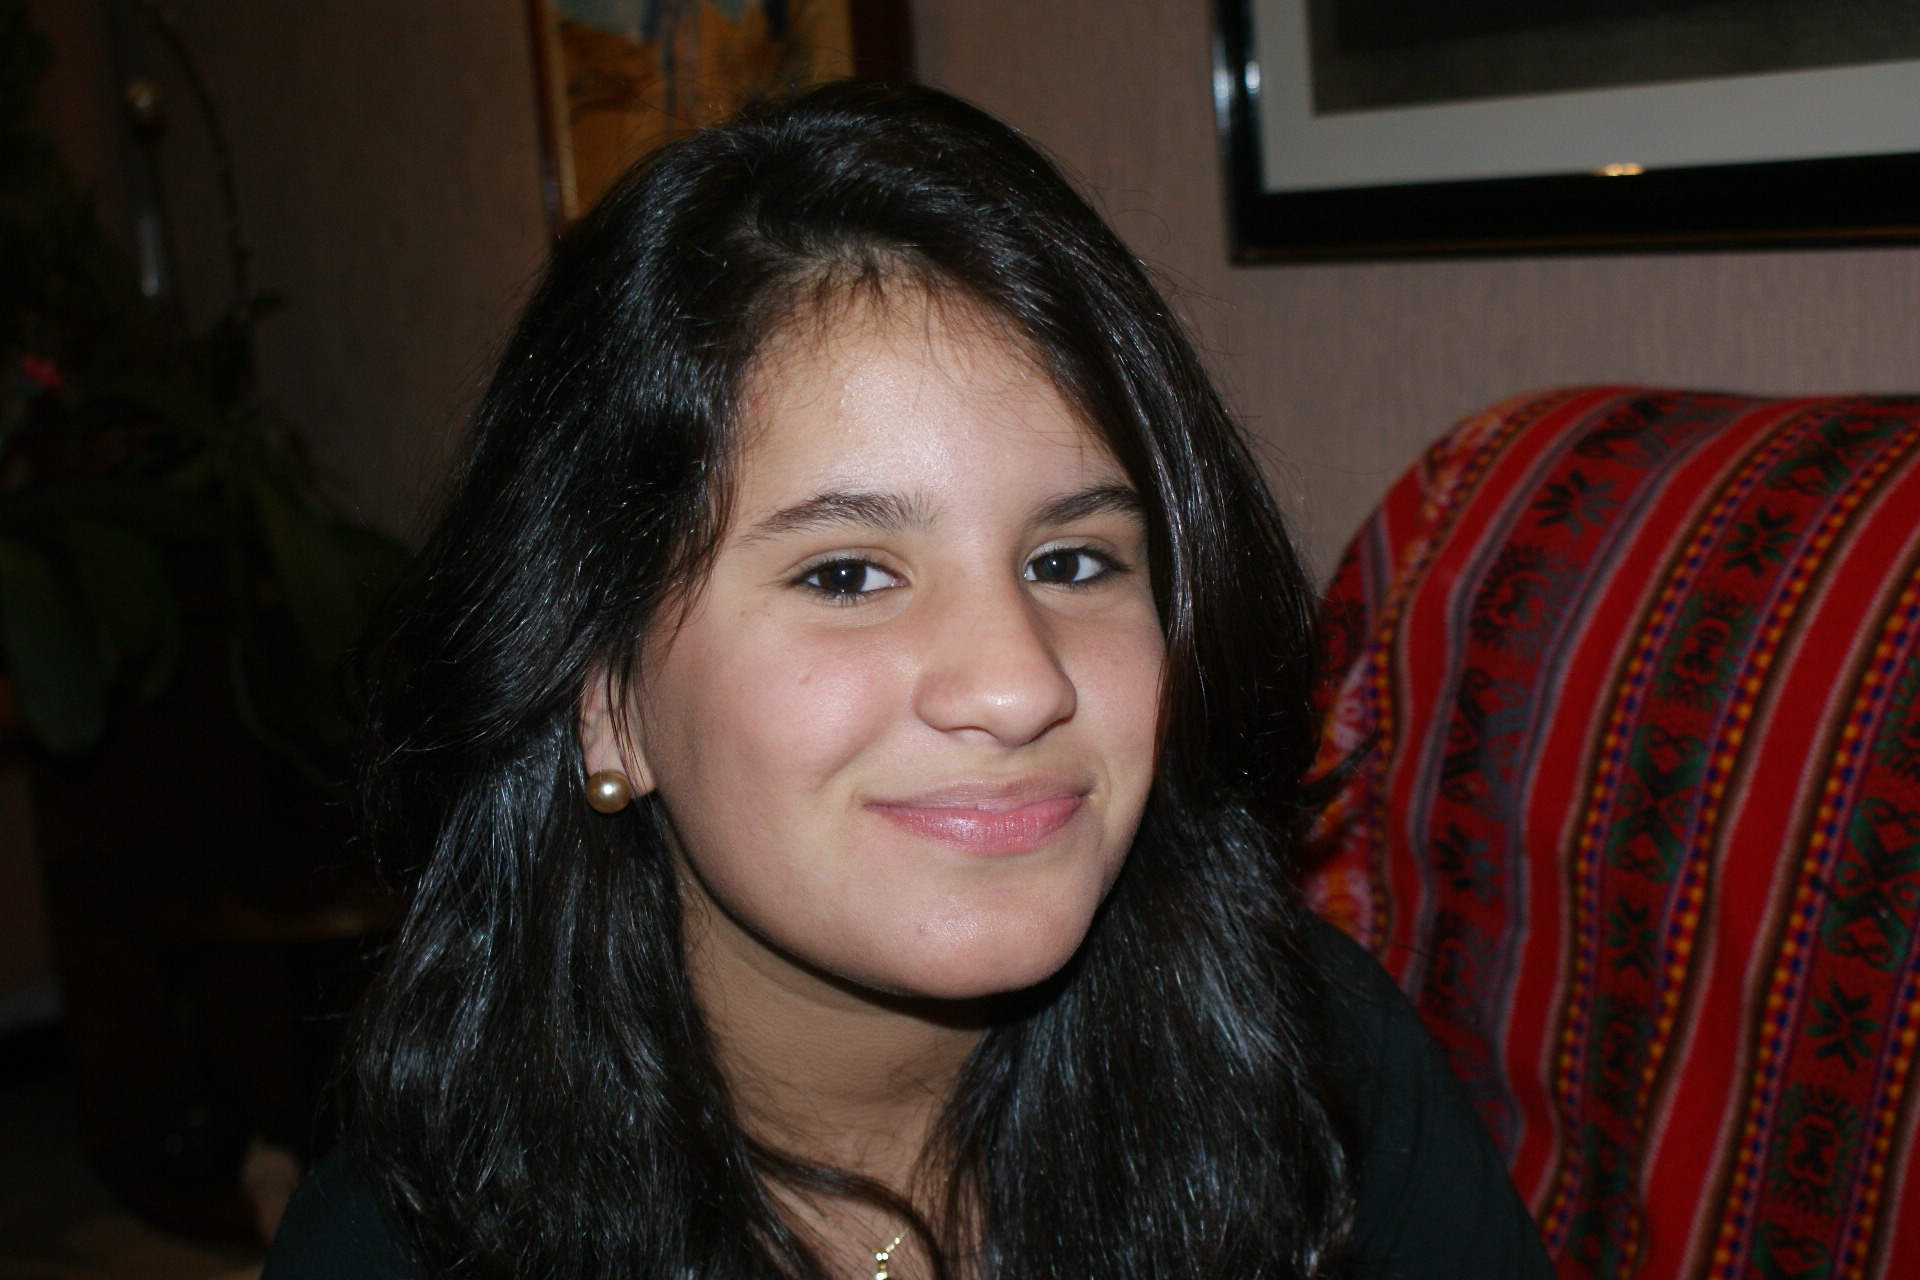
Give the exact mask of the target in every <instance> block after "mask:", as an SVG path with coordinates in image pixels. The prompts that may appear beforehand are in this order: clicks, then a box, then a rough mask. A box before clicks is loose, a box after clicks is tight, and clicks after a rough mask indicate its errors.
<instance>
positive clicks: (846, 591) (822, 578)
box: [800, 560, 896, 601]
mask: <svg viewBox="0 0 1920 1280" xmlns="http://www.w3.org/2000/svg"><path fill="white" fill-rule="evenodd" d="M800 581H801V583H802V584H804V585H806V586H808V587H811V588H813V589H814V590H815V591H818V592H819V593H821V594H822V595H825V596H830V597H832V598H833V599H835V600H839V601H851V600H854V599H857V598H858V597H860V596H864V595H868V594H871V593H872V592H875V591H881V590H884V589H886V588H887V587H891V586H894V585H896V584H895V582H894V579H893V576H892V575H891V574H889V573H887V571H886V570H884V569H882V568H881V567H880V566H879V565H877V564H874V563H872V562H871V561H867V560H835V561H832V562H831V563H828V564H823V565H820V566H818V567H817V568H814V569H811V570H809V571H808V572H807V573H806V574H804V575H803V576H802V577H801V579H800Z"/></svg>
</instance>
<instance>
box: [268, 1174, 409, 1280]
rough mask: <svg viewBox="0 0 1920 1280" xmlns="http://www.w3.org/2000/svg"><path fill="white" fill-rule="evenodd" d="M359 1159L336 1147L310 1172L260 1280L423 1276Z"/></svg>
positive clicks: (283, 1222)
mask: <svg viewBox="0 0 1920 1280" xmlns="http://www.w3.org/2000/svg"><path fill="white" fill-rule="evenodd" d="M422 1275H423V1273H422V1272H421V1270H420V1269H419V1267H418V1266H416V1265H415V1264H414V1263H413V1262H412V1261H411V1260H410V1259H409V1258H408V1256H407V1252H406V1249H405V1248H404V1247H403V1246H402V1245H401V1243H400V1239H399V1237H398V1235H396V1234H395V1232H394V1230H393V1226H392V1224H391V1223H390V1222H389V1221H388V1220H387V1216H386V1213H385V1212H384V1211H383V1210H382V1209H381V1207H380V1201H379V1199H378V1198H377V1197H376V1196H375V1195H374V1193H373V1187H372V1185H371V1184H369V1183H368V1181H367V1179H366V1177H365V1175H364V1174H363V1173H362V1172H361V1170H360V1167H359V1165H358V1163H357V1162H356V1161H355V1160H354V1159H353V1158H352V1157H351V1156H350V1155H349V1154H347V1152H345V1151H344V1150H336V1151H334V1152H333V1153H332V1154H331V1155H329V1156H327V1157H326V1158H325V1159H323V1160H321V1161H320V1163H319V1164H317V1165H315V1166H314V1169H313V1172H312V1173H310V1174H308V1175H307V1178H306V1181H304V1182H302V1183H301V1184H300V1187H299V1189H298V1190H297V1191H295V1192H294V1193H293V1199H292V1200H291V1201H290V1202H288V1204H287V1213H286V1216H285V1217H284V1218H282V1219H281V1220H280V1229H279V1230H278V1231H277V1232H275V1233H274V1237H273V1247H272V1248H271V1249H270V1250H268V1252H267V1263H266V1266H265V1268H264V1269H263V1270H262V1271H261V1280H421V1278H422Z"/></svg>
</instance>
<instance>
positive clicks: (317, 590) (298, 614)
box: [249, 472, 365, 672]
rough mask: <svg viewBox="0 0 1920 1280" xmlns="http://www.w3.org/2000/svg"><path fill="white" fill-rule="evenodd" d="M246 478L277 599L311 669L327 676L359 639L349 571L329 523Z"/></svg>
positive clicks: (360, 611)
mask: <svg viewBox="0 0 1920 1280" xmlns="http://www.w3.org/2000/svg"><path fill="white" fill-rule="evenodd" d="M249 479H250V481H251V486H250V487H251V489H252V491H253V499H254V509H255V511H257V512H258V513H259V516H260V527H261V529H262V530H263V531H264V532H265V534H266V536H267V555H268V557H269V559H270V560H271V561H272V563H273V576H274V579H275V581H276V582H277V583H278V584H279V587H280V597H281V599H282V601H283V602H284V603H285V604H286V607H287V609H288V611H289V612H291V613H292V614H293V619H294V623H295V624H296V625H297V626H298V627H299V629H300V636H301V638H302V639H303V640H304V641H305V642H306V649H307V653H308V656H309V657H310V658H311V659H312V661H313V663H314V665H315V666H317V667H318V668H319V669H320V670H321V671H323V672H331V671H332V670H333V669H334V667H335V666H336V665H337V664H338V663H339V661H340V657H341V655H342V654H343V653H345V652H346V649H347V646H348V645H350V644H352V643H353V642H354V640H355V639H357V638H358V637H359V634H360V627H361V624H362V622H363V621H364V620H365V604H364V600H363V597H362V594H361V591H360V588H359V585H358V584H357V583H356V582H355V580H354V579H355V574H354V566H353V565H352V564H350V563H349V561H348V559H347V556H346V555H345V554H344V551H343V548H342V547H341V545H340V539H339V538H338V536H336V534H335V531H334V527H333V524H332V522H331V521H329V520H328V519H327V518H326V517H325V516H324V515H322V514H321V513H320V512H319V511H317V510H315V509H314V507H313V506H312V505H311V504H310V503H308V502H307V501H305V500H304V498H303V496H302V495H300V494H298V493H297V492H293V491H292V490H291V486H288V485H287V484H286V483H285V482H284V481H280V480H278V479H277V478H276V477H274V476H271V475H268V474H266V473H263V472H256V473H255V474H253V475H252V476H250V477H249Z"/></svg>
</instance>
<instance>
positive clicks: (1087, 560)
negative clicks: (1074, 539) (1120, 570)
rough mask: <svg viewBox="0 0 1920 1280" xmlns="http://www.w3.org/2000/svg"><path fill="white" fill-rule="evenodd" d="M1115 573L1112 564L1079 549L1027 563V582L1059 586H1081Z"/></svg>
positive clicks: (1067, 549)
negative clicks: (1112, 572)
mask: <svg viewBox="0 0 1920 1280" xmlns="http://www.w3.org/2000/svg"><path fill="white" fill-rule="evenodd" d="M1112 570H1113V565H1112V563H1111V562H1110V561H1108V560H1107V559H1105V558H1104V557H1102V556H1099V555H1095V554H1094V553H1093V552H1091V551H1087V550H1085V549H1083V548H1079V547H1062V548H1061V549H1060V550H1058V551H1048V552H1045V553H1044V554H1041V555H1037V556H1035V557H1034V558H1033V559H1031V560H1029V561H1028V562H1027V574H1026V576H1027V581H1028V582H1046V583H1051V584H1053V585H1056V586H1078V585H1081V584H1084V583H1088V582H1092V581H1094V580H1095V579H1097V578H1103V577H1105V576H1106V575H1107V574H1108V573H1110V572H1111V571H1112Z"/></svg>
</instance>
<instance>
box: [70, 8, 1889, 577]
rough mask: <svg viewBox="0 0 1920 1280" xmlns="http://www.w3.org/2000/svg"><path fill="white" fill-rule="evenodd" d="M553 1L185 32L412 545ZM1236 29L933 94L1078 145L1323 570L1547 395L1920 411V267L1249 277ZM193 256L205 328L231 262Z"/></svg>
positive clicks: (287, 336) (1039, 43) (189, 145)
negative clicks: (1382, 514)
mask: <svg viewBox="0 0 1920 1280" xmlns="http://www.w3.org/2000/svg"><path fill="white" fill-rule="evenodd" d="M58 2H59V0H55V3H56V5H57V4H58ZM42 3H43V4H44V0H42ZM523 5H524V0H406V2H405V3H399V4H396V3H393V2H392V0H176V3H175V4H174V5H172V6H170V7H171V8H172V9H174V11H176V12H178V13H180V15H181V19H182V23H183V26H184V27H185V29H186V32H187V35H188V37H189V38H190V39H191V40H192V41H193V43H194V45H195V47H196V48H198V49H199V50H200V51H201V56H202V58H203V61H204V62H205V64H206V67H207V76H208V79H209V81H210V83H211V87H212V90H213V92H214V94H215V96H216V97H217V98H218V99H219V100H220V101H221V102H222V104H223V105H224V107H225V108H226V116H227V121H228V127H229V129H230V131H231V133H232V135H233V143H234V150H235V152H236V156H237V160H238V168H239V180H240V184H241V189H242V194H243V198H244V200H245V203H246V212H247V218H248V225H249V229H250V232H251V237H252V240H253V243H254V246H255V250H256V256H257V262H256V276H257V280H258V283H259V285H260V286H261V287H263V288H266V289H271V290H274V291H278V292H282V293H284V294H286V295H287V296H288V297H289V298H290V299H291V302H292V306H291V308H290V309H289V310H288V311H287V312H286V313H285V314H284V315H282V316H279V317H277V318H275V319H273V320H270V321H269V322H268V323H267V327H266V329H265V330H264V336H265V343H264V357H265V366H266V368H265V373H266V377H267V382H268V386H269V388H270V389H271V390H272V391H273V392H274V393H275V394H276V395H277V396H278V397H279V398H280V399H281V400H283V401H284V402H285V403H286V404H287V405H288V406H289V407H290V408H291V409H292V410H293V411H294V412H295V414H296V415H297V416H298V417H299V418H300V419H301V420H302V421H303V422H304V423H305V424H306V425H307V427H308V430H309V433H310V434H311V435H312V437H313V438H314V441H315V444H316V449H317V452H318V453H319V455H320V457H321V459H322V461H323V462H324V463H325V464H326V465H327V466H328V467H329V468H330V469H331V470H332V472H333V473H334V475H335V476H336V477H337V479H338V481H339V484H340V487H341V489H342V490H343V492H344V493H345V494H346V495H347V496H348V497H349V499H350V500H351V501H352V502H353V503H354V504H355V505H356V506H357V507H358V508H359V509H360V510H361V511H363V512H364V513H365V514H367V515H368V516H370V517H372V518H374V519H376V520H378V521H380V522H382V523H384V524H387V525H389V526H394V527H399V526H402V525H404V524H405V522H406V521H407V519H408V518H409V514H410V512H411V511H412V510H413V507H414V504H415V499H416V495H417V493H418V491H419V489H420V487H421V485H422V483H423V481H425V480H426V479H427V478H429V477H431V476H433V475H435V474H436V473H437V469H438V466H439V464H440V462H441V460H442V459H443V457H444V452H445V447H446V443H447V434H448V431H449V429H450V428H453V427H455V426H457V424H458V422H459V420H460V419H461V417H462V415H463V414H464V413H465V411H466V409H467V407H468V406H469V405H470V403H471V397H472V394H473V391H474V388H475V385H476V383H477V382H478V380H479V378H480V377H481V375H482V373H483V372H484V368H485V364H486V361H487V359H488V357H489V355H490V353H491V351H492V349H493V345H494V343H495V342H496V341H497V339H498V336H499V334H500V332H501V330H502V328H503V327H504V325H505V324H506V323H507V321H508V320H509V319H510V316H511V312H512V308H513V306H514V304H515V303H516V301H517V299H518V298H519V296H520V294H521V291H522V289H523V286H524V284H525V282H526V280H527V277H528V275H529V274H530V273H531V272H532V271H533V270H534V269H535V268H536V266H537V264H538V260H539V257H540V254H541V252H542V251H543V248H544V239H543V236H544V231H543V223H542V216H541V210H540V207H539V203H538V167H537V166H538V159H537V156H538V153H537V148H536V143H535V132H534V121H533V105H532V103H533V87H532V83H531V62H530V58H529V55H528V52H527V45H526V40H527V36H526V26H525V16H524V8H523ZM1211 12H1212V9H1211V4H1210V2H1209V0H914V19H915V23H916V28H917V42H918V56H919V60H920V65H921V71H922V77H923V78H924V79H926V80H928V81H930V82H932V83H934V84H938V85H941V86H943V87H946V88H949V89H952V90H954V91H955V92H958V93H960V94H962V95H964V96H967V97H969V98H972V99H974V100H975V101H977V102H979V103H981V104H982V105H984V106H986V107H988V108H989V109H991V110H993V111H995V112H998V113H1000V114H1001V115H1003V116H1005V117H1007V118H1008V119H1010V120H1012V121H1013V122H1014V123H1015V124H1017V125H1019V126H1021V127H1022V128H1024V129H1026V130H1027V131H1028V132H1029V133H1031V134H1032V135H1033V136H1034V137H1036V138H1037V139H1038V140H1039V141H1040V142H1042V143H1043V144H1044V145H1045V146H1047V147H1048V148H1049V149H1051V150H1052V151H1053V152H1054V153H1055V154H1056V155H1057V156H1058V157H1059V158H1060V159H1061V160H1062V161H1064V162H1065V164H1066V165H1067V167H1068V168H1069V169H1070V170H1072V171H1073V172H1075V173H1076V174H1077V175H1079V176H1080V177H1081V178H1082V179H1083V180H1084V181H1085V182H1086V183H1087V184H1088V185H1089V186H1090V187H1091V188H1092V189H1093V190H1094V192H1095V193H1096V195H1097V197H1098V199H1099V200H1100V201H1101V202H1102V204H1103V205H1104V207H1105V208H1106V210H1107V211H1108V213H1109V214H1110V215H1111V216H1112V218H1113V219H1114V221H1115V222H1116V223H1117V224H1118V225H1119V227H1120V229H1121V231H1122V233H1123V234H1124V235H1126V236H1127V237H1128V239H1129V240H1130V241H1131V242H1132V243H1133V245H1134V246H1135V248H1136V249H1137V250H1138V251H1139V252H1140V253H1141V254H1142V255H1143V256H1145V257H1146V258H1147V259H1148V260H1149V261H1151V262H1152V263H1154V264H1156V265H1157V266H1158V267H1159V268H1160V269H1161V271H1162V272H1163V273H1164V275H1165V277H1166V278H1167V279H1168V280H1169V281H1170V282H1171V283H1172V284H1173V285H1174V286H1175V287H1176V288H1177V289H1178V290H1179V291H1180V292H1181V293H1182V294H1183V296H1184V302H1185V306H1186V309H1187V310H1188V312H1189V314H1190V315H1191V316H1192V317H1193V319H1194V321H1195V323H1196V325H1197V327H1198V329H1199V331H1200V332H1201V334H1202V337H1203V339H1204V341H1205V342H1206V344H1207V345H1208V346H1209V348H1210V349H1211V352H1212V355H1213V357H1214V360H1215V364H1216V367H1217V369H1218V371H1219V373H1220V375H1221V378H1222V380H1223V381H1224V382H1225V383H1226V384H1227V386H1228V389H1229V391H1230V393H1231V395H1232V396H1233V398H1234V400H1235V402H1236V403H1237V404H1238V405H1239V406H1240V407H1241V409H1242V410H1243V412H1244V413H1245V415H1246V417H1247V419H1248V421H1249V423H1250V424H1251V425H1252V426H1253V428H1254V430H1255V431H1256V432H1257V433H1258V434H1259V436H1260V438H1261V439H1262V440H1263V441H1264V442H1265V443H1266V444H1267V445H1269V446H1270V448H1269V458H1270V461H1271V463H1272V474H1273V477H1274V480H1275V483H1276V486H1277V487H1278V488H1279V489H1280V490H1281V492H1282V494H1283V496H1284V497H1285V498H1286V499H1287V501H1288V502H1289V504H1290V506H1292V508H1293V509H1294V510H1295V511H1296V512H1297V513H1298V515H1299V517H1300V524H1301V532H1302V533H1303V535H1304V537H1305V539H1306V541H1307V542H1308V544H1309V546H1310V548H1311V550H1312V552H1313V555H1314V558H1315V560H1316V561H1317V562H1318V563H1319V564H1321V565H1322V566H1325V565H1327V564H1328V563H1329V562H1330V561H1331V559H1332V557H1333V556H1335V555H1336V554H1337V552H1338V549H1339V545H1340V544H1341V543H1342V542H1343V541H1344V539H1345V538H1346V537H1347V535H1348V533H1349V532H1350V531H1351V530H1352V528H1353V526H1354V525H1355V524H1356V523H1357V522H1358V521H1359V520H1360V518H1361V517H1362V516H1363V514H1364V513H1365V511H1366V509H1367V508H1368V507H1369V505H1370V504H1371V503H1372V502H1373V501H1374V500H1375V499H1376V498H1377V496H1378V495H1379V493H1380V491H1381V490H1382V489H1383V488H1384V487H1385V485H1386V484H1387V483H1388V482H1389V481H1390V480H1391V479H1392V477H1393V475H1394V474H1395V473H1396V472H1397V471H1398V470H1399V468H1400V467H1402V466H1403V465H1404V464H1405V463H1406V462H1407V461H1408V460H1409V459H1410V458H1411V457H1412V456H1413V455H1414V454H1415V452H1416V451H1417V450H1418V449H1419V447H1420V445H1421V444H1422V443H1423V442H1424V441H1426V440H1428V439H1430V438H1431V437H1432V436H1433V435H1434V434H1435V433H1437V432H1438V431H1439V430H1440V429H1441V428H1443V427H1444V426H1446V425H1447V423H1448V422H1450V421H1452V420H1453V419H1455V418H1457V417H1459V416H1460V415H1462V414H1465V413H1467V412H1470V411H1471V410H1473V409H1475V408H1477V407H1479V406H1481V405H1483V404H1486V403H1488V402H1490V401H1492V400H1495V399H1497V398H1500V397H1504V396H1507V395H1510V394H1514V393H1517V392H1520V391H1523V390H1527V389H1529V388H1536V387H1542V386H1547V385H1551V384H1558V383H1568V382H1585V381H1599V380H1637V381H1647V382H1657V383H1670V384H1679V385H1689V386H1700V387H1719V388H1731V389H1738V390H1751V391H1780V392H1785V391H1823V390H1844V389H1858V390H1920V367H1916V366H1917V365H1920V308H1916V305H1915V304H1916V301H1917V300H1920V250H1914V249H1885V250H1868V251H1847V252H1833V251H1816V252H1806V253H1791V254H1781V253H1771V254H1724V255H1675V256H1658V257H1654V256H1642V257H1592V258H1559V259H1509V260H1504V261H1482V262H1474V261H1459V262H1429V263H1400V264H1366V265H1348V266H1312V267H1229V266H1228V265H1227V264H1226V250H1225V247H1224V231H1223V223H1222V204H1223V202H1222V194H1221V181H1220V173H1219V163H1218V159H1217V155H1216V147H1215V142H1214V135H1213V122H1212V109H1211V103H1210V98H1209V89H1208V86H1209V60H1208V59H1209V53H1208V40H1209V33H1210V22H1211ZM184 116H185V112H184V109H183V106H181V105H176V119H178V120H180V121H181V123H180V127H179V128H178V129H177V130H176V139H175V141H174V142H173V143H172V144H171V145H170V151H169V165H168V180H169V181H168V193H169V197H170V199H172V200H173V203H174V206H175V210H176V213H177V214H179V215H180V222H181V224H182V225H183V226H187V227H191V226H192V225H194V224H195V223H204V221H205V215H207V214H208V213H209V212H211V206H210V205H209V199H210V196H211V187H210V186H208V185H207V170H206V167H205V163H204V155H203V154H200V153H197V152H196V150H195V148H196V146H197V145H198V143H197V141H196V139H195V138H194V137H193V136H192V129H191V127H190V122H187V121H186V120H185V119H184ZM183 239H184V240H189V241H192V242H191V243H185V244H183V256H184V257H185V258H186V259H187V262H186V266H187V268H188V272H187V274H188V277H189V281H190V283H192V284H193V285H194V289H195V293H196V295H197V296H196V297H195V299H194V301H195V303H196V306H197V307H198V308H201V309H204V308H205V307H206V306H208V305H210V304H211V299H212V297H213V294H212V292H211V291H212V290H213V288H214V286H213V283H212V282H213V281H216V280H217V279H218V272H217V267H218V261H217V259H215V258H214V257H213V256H212V246H211V245H210V244H209V243H208V242H207V240H206V239H205V237H204V236H202V237H200V238H199V239H198V240H193V238H192V237H187V236H183Z"/></svg>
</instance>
